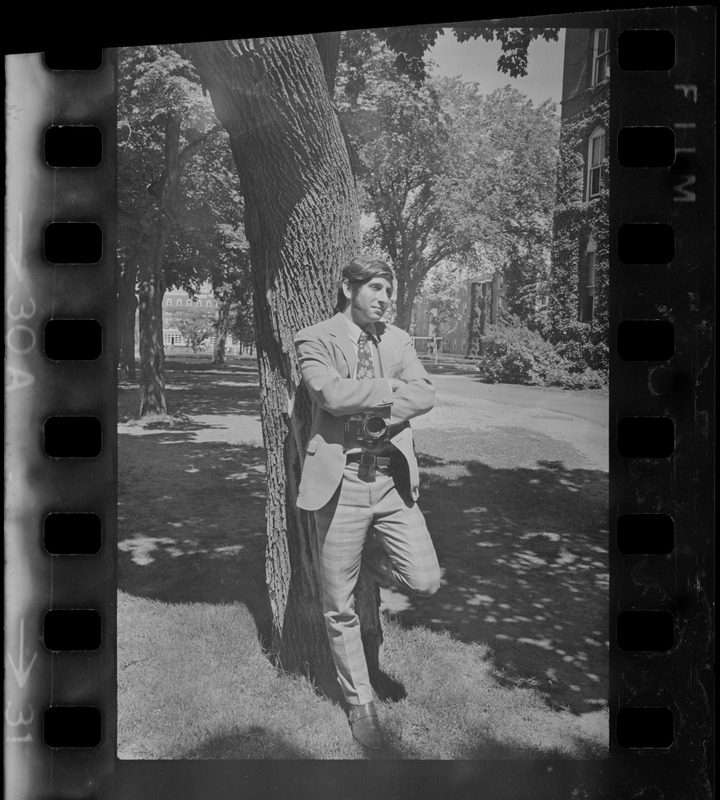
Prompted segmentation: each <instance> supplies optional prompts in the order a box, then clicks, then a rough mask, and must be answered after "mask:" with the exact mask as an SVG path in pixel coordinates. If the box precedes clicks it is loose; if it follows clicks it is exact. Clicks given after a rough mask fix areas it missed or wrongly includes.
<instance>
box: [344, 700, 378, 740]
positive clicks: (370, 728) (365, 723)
mask: <svg viewBox="0 0 720 800" xmlns="http://www.w3.org/2000/svg"><path fill="white" fill-rule="evenodd" d="M348 721H349V722H350V729H351V730H352V735H353V739H355V741H356V742H359V743H360V744H361V745H362V746H363V747H365V748H366V749H367V750H379V749H380V748H381V747H382V746H383V735H382V729H381V728H380V723H379V722H378V718H377V711H376V710H375V703H364V704H363V705H361V706H351V707H350V710H349V711H348Z"/></svg>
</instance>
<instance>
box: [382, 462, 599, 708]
mask: <svg viewBox="0 0 720 800" xmlns="http://www.w3.org/2000/svg"><path fill="white" fill-rule="evenodd" d="M419 461H420V468H421V472H422V473H423V474H422V479H421V484H422V486H423V491H422V496H421V498H420V504H421V507H422V509H423V512H424V514H425V517H426V520H427V523H428V527H429V529H430V531H431V534H432V537H433V540H434V542H435V546H436V549H437V552H438V558H439V560H440V565H441V567H442V569H443V585H442V586H441V588H440V590H439V591H438V593H437V594H436V595H434V596H433V597H428V598H421V597H415V596H412V597H408V605H407V607H406V608H405V609H404V610H401V611H400V612H399V613H398V614H397V615H396V620H397V621H398V622H399V623H400V624H403V625H424V626H426V627H429V628H431V629H437V630H448V631H450V632H452V633H453V634H454V635H455V636H456V637H458V638H459V639H461V640H463V641H467V642H484V643H486V644H487V645H489V647H490V648H491V649H492V650H493V651H494V662H495V664H496V667H497V669H498V671H499V674H498V679H499V680H500V682H501V683H504V684H506V685H514V686H523V685H525V686H527V685H533V686H535V687H536V688H537V689H538V690H539V691H540V692H541V693H543V694H544V695H545V696H546V698H547V700H548V701H549V702H550V704H551V705H553V706H554V707H556V708H569V709H570V710H572V711H573V712H575V713H583V712H589V711H594V710H597V709H598V708H600V707H602V706H603V705H604V704H605V703H606V702H607V698H608V691H609V688H608V652H607V638H608V623H607V617H608V554H607V537H608V530H607V518H608V498H607V475H606V474H605V473H604V472H601V471H599V470H589V469H567V468H565V467H564V466H563V464H562V463H561V462H550V461H545V462H543V461H540V462H538V464H537V467H536V468H532V469H531V468H516V469H496V468H492V467H490V466H488V465H487V464H485V463H482V462H480V461H475V460H471V461H461V462H453V461H451V460H447V461H446V460H443V459H441V458H438V457H433V456H425V455H423V454H421V455H420V456H419ZM448 472H450V473H451V475H450V477H447V476H446V475H447V473H448Z"/></svg>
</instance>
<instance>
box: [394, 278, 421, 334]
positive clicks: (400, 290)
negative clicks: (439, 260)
mask: <svg viewBox="0 0 720 800" xmlns="http://www.w3.org/2000/svg"><path fill="white" fill-rule="evenodd" d="M425 275H427V270H425V271H424V272H423V274H422V277H421V278H419V279H418V278H409V279H408V278H407V277H406V275H405V274H403V272H399V273H398V275H397V294H396V298H397V299H396V305H395V324H396V325H397V326H398V328H402V329H403V330H404V331H407V332H408V333H409V332H410V326H411V325H412V312H413V305H414V303H415V295H416V294H417V290H418V286H419V285H420V283H421V281H422V278H424V277H425Z"/></svg>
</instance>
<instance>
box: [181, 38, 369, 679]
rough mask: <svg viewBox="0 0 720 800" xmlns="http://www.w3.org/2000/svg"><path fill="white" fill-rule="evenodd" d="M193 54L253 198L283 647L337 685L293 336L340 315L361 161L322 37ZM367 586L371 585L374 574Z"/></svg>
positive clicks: (271, 577)
mask: <svg viewBox="0 0 720 800" xmlns="http://www.w3.org/2000/svg"><path fill="white" fill-rule="evenodd" d="M192 51H193V57H194V60H195V63H196V65H197V67H198V70H199V72H200V75H201V77H202V80H203V84H204V85H205V86H206V87H207V89H208V90H209V92H210V96H211V98H212V100H213V104H214V106H215V111H216V114H217V116H218V118H219V119H220V121H221V122H222V124H223V125H224V126H225V128H226V129H227V131H228V133H229V135H230V143H231V148H232V152H233V156H234V159H235V163H236V165H237V168H238V172H239V177H240V183H241V186H242V190H243V194H244V198H245V229H246V235H247V237H248V241H249V243H250V258H251V265H252V279H253V297H254V313H255V330H256V343H257V357H258V363H259V366H260V380H261V394H262V424H263V436H264V440H265V447H266V464H267V487H268V495H267V553H266V571H267V583H268V588H269V594H270V602H271V606H272V614H273V643H272V647H273V650H274V652H275V654H276V656H277V661H278V663H279V665H280V666H281V667H282V668H283V669H285V670H290V671H293V672H301V673H308V674H310V675H311V676H312V678H313V679H314V680H316V681H317V682H318V683H319V684H320V685H321V686H323V687H325V686H327V687H328V688H329V687H331V686H332V687H336V684H335V669H334V666H333V664H332V659H331V656H330V650H329V646H328V643H327V637H326V633H325V628H324V624H323V618H322V610H321V603H320V590H319V581H318V558H317V556H318V553H317V539H316V531H315V525H314V519H313V515H312V514H308V513H307V512H305V511H301V510H300V509H298V508H297V506H296V499H297V488H298V484H299V480H300V472H301V468H302V461H303V458H304V454H305V445H306V442H307V439H308V435H309V430H310V421H311V413H312V408H311V402H310V399H309V396H308V394H307V392H306V390H305V388H304V386H303V385H302V382H301V376H300V373H299V369H298V365H297V361H296V357H295V352H294V348H293V336H294V334H295V333H296V332H297V331H298V330H299V329H300V328H303V327H305V326H307V325H310V324H313V323H316V322H318V321H319V320H321V319H325V318H327V317H328V316H330V314H331V313H332V307H333V300H334V293H335V291H334V290H335V287H336V284H337V280H338V279H339V274H340V270H341V268H342V266H343V265H344V264H345V263H346V262H347V261H348V260H350V258H352V257H353V256H355V255H356V254H357V252H358V250H359V242H360V232H359V216H360V215H359V208H358V201H357V195H356V190H355V183H354V180H353V176H352V172H351V166H350V159H349V156H348V152H347V148H346V146H345V143H344V140H343V136H342V133H341V131H340V127H339V123H338V119H337V116H336V114H335V111H334V109H333V107H332V104H331V101H330V95H329V92H328V87H327V84H326V79H325V74H324V72H323V64H322V62H321V59H320V55H319V53H318V49H317V47H316V45H315V42H314V41H313V38H312V37H311V36H293V37H274V38H268V39H254V40H244V41H226V42H210V43H202V44H196V45H192ZM327 66H328V65H327V64H326V67H327ZM361 580H362V581H363V582H364V583H363V586H365V587H366V586H367V580H368V579H367V577H366V576H364V575H363V577H362V578H361ZM358 594H361V593H360V592H359V593H358ZM367 595H368V597H372V598H373V599H372V601H370V600H367V599H363V598H360V600H359V602H360V604H361V605H363V606H368V607H367V608H365V607H363V608H362V612H363V615H364V617H366V618H367V617H370V619H371V621H370V623H368V624H367V627H368V631H367V635H368V636H369V637H370V638H369V639H368V641H367V643H366V646H367V647H368V649H369V650H370V652H371V653H372V651H373V649H374V650H375V654H376V655H377V650H378V648H379V644H380V635H381V634H380V626H379V618H378V611H377V597H376V593H372V592H368V593H367ZM373 603H374V607H372V604H373ZM366 612H367V613H366ZM373 619H374V620H375V622H374V625H375V630H374V631H373V630H372V628H373V622H372V620H373Z"/></svg>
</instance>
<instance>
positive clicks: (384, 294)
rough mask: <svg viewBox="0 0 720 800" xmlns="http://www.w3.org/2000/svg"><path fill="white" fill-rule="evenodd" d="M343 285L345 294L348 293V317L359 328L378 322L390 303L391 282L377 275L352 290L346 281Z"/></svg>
mask: <svg viewBox="0 0 720 800" xmlns="http://www.w3.org/2000/svg"><path fill="white" fill-rule="evenodd" d="M344 286H345V296H346V297H347V296H348V295H350V306H349V308H348V311H349V312H350V318H351V319H352V321H353V322H354V323H355V324H356V325H358V326H359V327H361V328H364V327H366V326H367V325H369V324H370V323H371V322H378V321H379V320H380V319H381V318H382V315H383V314H384V313H385V311H386V310H387V307H388V306H389V305H390V299H391V298H392V283H390V281H389V280H388V279H387V278H383V277H381V276H379V275H378V276H377V277H375V278H370V280H369V281H367V283H363V284H362V285H361V286H359V287H352V290H351V287H350V286H349V285H348V283H347V281H346V282H345V284H344Z"/></svg>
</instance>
